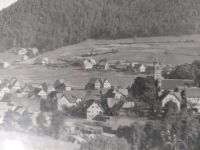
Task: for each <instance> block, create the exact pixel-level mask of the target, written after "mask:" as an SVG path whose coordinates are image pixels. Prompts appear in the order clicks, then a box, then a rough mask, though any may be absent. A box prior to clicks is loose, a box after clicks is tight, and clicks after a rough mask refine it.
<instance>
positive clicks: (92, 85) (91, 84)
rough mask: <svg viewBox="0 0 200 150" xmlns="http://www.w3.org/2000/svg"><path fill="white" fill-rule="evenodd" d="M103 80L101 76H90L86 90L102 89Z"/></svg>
mask: <svg viewBox="0 0 200 150" xmlns="http://www.w3.org/2000/svg"><path fill="white" fill-rule="evenodd" d="M101 86H102V81H101V79H100V78H90V80H89V81H88V83H87V84H86V86H85V89H86V90H97V89H101Z"/></svg>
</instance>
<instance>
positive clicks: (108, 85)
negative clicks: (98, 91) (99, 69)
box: [102, 79, 111, 89]
mask: <svg viewBox="0 0 200 150" xmlns="http://www.w3.org/2000/svg"><path fill="white" fill-rule="evenodd" d="M102 88H103V89H109V88H111V83H110V82H109V81H108V80H107V79H103V80H102Z"/></svg>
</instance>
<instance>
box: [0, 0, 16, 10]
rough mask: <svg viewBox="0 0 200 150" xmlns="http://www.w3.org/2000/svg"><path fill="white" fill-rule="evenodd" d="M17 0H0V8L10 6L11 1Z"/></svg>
mask: <svg viewBox="0 0 200 150" xmlns="http://www.w3.org/2000/svg"><path fill="white" fill-rule="evenodd" d="M16 1H17V0H0V10H2V9H3V8H6V7H8V6H10V5H11V4H12V3H14V2H16Z"/></svg>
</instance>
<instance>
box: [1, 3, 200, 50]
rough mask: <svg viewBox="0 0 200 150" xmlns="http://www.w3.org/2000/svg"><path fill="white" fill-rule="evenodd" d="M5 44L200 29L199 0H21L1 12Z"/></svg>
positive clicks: (58, 43) (40, 44) (48, 44)
mask: <svg viewBox="0 0 200 150" xmlns="http://www.w3.org/2000/svg"><path fill="white" fill-rule="evenodd" d="M0 20H1V22H0V45H1V49H4V48H10V47H13V46H21V47H29V46H34V47H37V48H39V49H40V50H43V51H47V50H53V49H55V48H58V47H62V46H65V45H68V44H74V43H78V42H80V41H83V40H85V39H88V38H106V39H107V38H112V39H116V38H127V37H136V36H158V35H180V34H193V33H199V22H200V1H199V0H170V1H169V0H123V1H122V0H18V2H16V3H15V4H13V5H12V6H10V7H9V8H7V9H4V10H3V11H1V12H0Z"/></svg>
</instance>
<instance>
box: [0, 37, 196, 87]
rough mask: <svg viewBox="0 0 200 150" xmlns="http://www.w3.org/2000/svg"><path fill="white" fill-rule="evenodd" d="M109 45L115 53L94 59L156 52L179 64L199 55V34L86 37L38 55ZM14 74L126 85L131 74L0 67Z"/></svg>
mask: <svg viewBox="0 0 200 150" xmlns="http://www.w3.org/2000/svg"><path fill="white" fill-rule="evenodd" d="M110 48H116V49H119V52H118V53H116V54H107V55H98V56H94V58H95V59H96V60H99V59H102V58H107V59H108V60H111V59H114V60H128V61H133V62H143V63H152V62H153V61H154V59H155V57H156V55H158V56H159V58H160V60H161V62H162V63H164V64H172V65H177V64H183V63H189V62H192V61H193V60H195V59H199V58H200V36H199V35H192V36H181V37H149V38H135V39H117V40H92V39H91V40H87V41H85V42H82V43H79V44H76V45H70V46H66V47H62V48H59V49H57V50H54V51H51V52H47V53H45V54H43V55H42V56H44V57H48V58H49V59H50V60H53V61H58V59H59V58H63V57H65V58H70V57H72V56H81V54H85V53H88V52H92V51H94V52H103V51H106V50H108V49H110ZM18 59H19V57H18V56H16V55H14V54H13V53H11V52H10V51H8V52H4V53H0V60H4V61H8V62H10V63H12V62H14V61H16V60H18ZM13 76H15V77H17V78H18V79H19V80H21V81H24V82H34V83H39V82H43V81H47V82H49V83H52V82H54V81H55V80H56V79H66V80H68V81H69V83H70V84H71V85H72V86H75V87H76V86H77V87H84V86H85V84H86V83H87V81H88V80H89V78H90V77H103V78H107V79H109V81H110V82H111V83H112V84H113V85H121V86H129V85H131V83H132V82H133V80H134V78H135V77H136V76H135V75H130V74H123V73H116V72H114V71H111V72H85V71H83V70H80V69H78V68H74V67H67V68H62V69H61V68H57V69H53V68H46V67H43V66H34V65H23V66H20V67H18V68H15V67H11V68H10V69H5V70H4V69H2V70H0V79H5V78H11V77H13Z"/></svg>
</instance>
